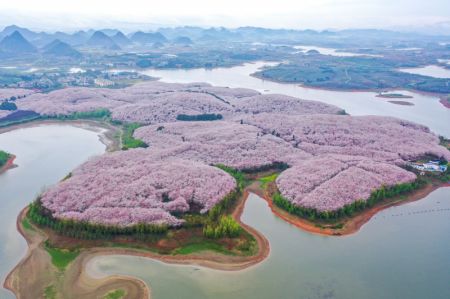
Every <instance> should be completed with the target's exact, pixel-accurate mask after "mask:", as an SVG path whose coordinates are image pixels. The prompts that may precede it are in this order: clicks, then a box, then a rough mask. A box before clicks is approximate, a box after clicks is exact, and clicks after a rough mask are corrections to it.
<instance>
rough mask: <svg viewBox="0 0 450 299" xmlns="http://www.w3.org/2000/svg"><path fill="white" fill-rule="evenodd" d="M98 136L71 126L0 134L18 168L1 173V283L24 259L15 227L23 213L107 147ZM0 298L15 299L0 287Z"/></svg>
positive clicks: (23, 244) (23, 247) (23, 245)
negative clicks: (41, 194)
mask: <svg viewBox="0 0 450 299" xmlns="http://www.w3.org/2000/svg"><path fill="white" fill-rule="evenodd" d="M98 134H99V133H98V132H93V131H90V130H86V129H82V128H78V127H74V126H70V125H62V124H61V125H40V126H37V127H30V128H23V129H18V130H14V131H10V132H6V133H2V134H0V148H1V149H2V150H5V151H8V152H10V153H13V154H14V155H16V157H17V158H16V160H15V162H14V163H15V164H17V165H18V166H19V167H16V168H13V169H9V170H8V171H6V172H5V173H2V174H0V227H1V229H0V240H1V242H0V280H1V281H2V285H3V281H4V280H5V278H6V275H7V274H8V273H9V272H10V271H11V270H12V268H14V266H15V265H16V264H17V263H18V262H19V261H20V259H22V257H24V256H25V253H26V249H27V245H26V242H25V240H24V239H23V238H22V236H21V235H20V234H19V232H18V231H17V228H16V219H17V216H18V215H19V213H20V211H21V210H22V209H23V208H24V207H25V206H26V205H27V204H29V203H30V202H32V201H33V200H34V199H35V198H36V196H37V195H38V194H39V193H41V192H42V191H43V190H44V188H45V187H46V186H50V185H53V184H55V183H57V182H58V181H59V180H61V179H62V178H63V177H64V176H66V175H67V174H68V173H69V172H70V171H71V170H72V169H74V168H75V167H77V166H78V165H80V164H81V163H83V162H84V161H86V160H87V159H88V158H89V157H91V156H93V155H99V154H102V153H103V152H104V151H105V145H103V144H102V143H101V142H100V140H99V135H98ZM0 298H2V299H4V298H14V296H13V295H12V293H10V292H9V291H7V290H5V289H3V288H0Z"/></svg>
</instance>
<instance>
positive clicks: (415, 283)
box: [88, 188, 450, 299]
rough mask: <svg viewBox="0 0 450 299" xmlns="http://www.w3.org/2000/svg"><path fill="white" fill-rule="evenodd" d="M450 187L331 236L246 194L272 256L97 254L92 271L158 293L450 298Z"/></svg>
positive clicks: (165, 296)
mask: <svg viewBox="0 0 450 299" xmlns="http://www.w3.org/2000/svg"><path fill="white" fill-rule="evenodd" d="M449 199H450V188H444V189H439V190H437V191H435V192H433V193H432V194H430V195H429V196H428V197H427V198H426V199H423V200H421V201H418V202H414V203H410V204H407V205H404V206H400V207H394V208H391V209H388V210H385V211H383V212H381V213H379V214H377V215H376V217H375V218H374V219H372V220H371V221H370V222H369V223H368V224H366V225H365V226H364V227H363V228H362V229H361V231H360V232H358V233H356V234H354V235H351V236H346V237H326V236H319V235H312V234H310V233H307V232H304V231H302V230H300V229H298V228H296V227H294V226H292V225H290V224H288V223H286V222H284V221H282V220H281V219H279V218H277V217H276V216H274V215H273V214H272V213H271V211H270V209H269V208H268V207H267V204H266V202H265V201H264V200H262V199H260V198H258V197H257V196H256V195H253V194H252V195H251V196H250V198H249V199H248V201H247V203H246V206H245V210H244V214H243V216H242V217H243V218H242V220H243V221H244V222H245V223H248V224H250V225H251V226H253V227H255V228H256V229H258V230H259V231H260V232H262V233H263V234H264V235H265V236H266V237H267V238H268V239H269V241H270V244H271V254H270V256H269V258H268V259H267V260H265V261H264V262H262V263H261V264H259V265H256V266H254V267H251V268H249V269H246V270H243V271H237V272H227V271H218V270H211V269H207V268H203V267H198V266H179V265H167V264H164V263H161V262H159V261H155V260H151V259H146V258H142V257H139V258H137V257H130V256H120V255H117V256H106V257H97V258H95V259H93V260H92V261H91V262H90V263H89V264H88V271H89V272H90V273H92V274H94V275H95V276H102V275H103V276H104V275H108V274H125V275H132V276H136V277H139V278H141V279H143V280H144V281H146V282H147V283H148V284H149V285H150V286H151V290H152V295H153V298H156V299H174V298H196V299H202V298H205V299H206V298H224V299H225V298H233V299H234V298H248V299H251V298H255V299H264V298H267V299H272V298H374V299H375V298H377V299H378V298H421V299H422V298H435V299H439V298H450V288H449V287H448V282H449V281H450V272H449V271H448V269H450V259H449V258H448V249H449V248H450V234H449V233H448V232H449V231H450V221H448V220H449V217H450V200H449Z"/></svg>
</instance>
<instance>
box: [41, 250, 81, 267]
mask: <svg viewBox="0 0 450 299" xmlns="http://www.w3.org/2000/svg"><path fill="white" fill-rule="evenodd" d="M45 250H46V251H47V252H48V254H49V255H50V256H51V258H52V264H53V265H54V266H55V267H56V268H58V270H60V271H64V270H65V269H66V267H67V266H68V265H69V264H70V263H71V262H72V261H73V260H74V259H75V258H76V257H77V256H78V254H80V252H79V250H68V249H62V248H55V247H52V246H51V245H49V244H48V243H45Z"/></svg>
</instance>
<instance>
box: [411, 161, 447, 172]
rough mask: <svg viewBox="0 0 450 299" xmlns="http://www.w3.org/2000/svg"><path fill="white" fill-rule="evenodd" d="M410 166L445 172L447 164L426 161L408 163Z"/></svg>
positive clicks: (421, 169)
mask: <svg viewBox="0 0 450 299" xmlns="http://www.w3.org/2000/svg"><path fill="white" fill-rule="evenodd" d="M409 165H410V166H411V167H413V168H415V169H417V170H420V171H429V172H446V171H447V165H442V164H440V162H439V161H428V162H427V163H410V164H409Z"/></svg>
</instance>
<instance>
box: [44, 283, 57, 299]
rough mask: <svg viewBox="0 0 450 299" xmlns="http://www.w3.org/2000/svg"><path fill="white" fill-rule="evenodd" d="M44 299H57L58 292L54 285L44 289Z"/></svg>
mask: <svg viewBox="0 0 450 299" xmlns="http://www.w3.org/2000/svg"><path fill="white" fill-rule="evenodd" d="M44 298H45V299H55V298H56V290H55V287H54V286H53V285H52V284H51V285H49V286H47V287H46V288H45V289H44Z"/></svg>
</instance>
